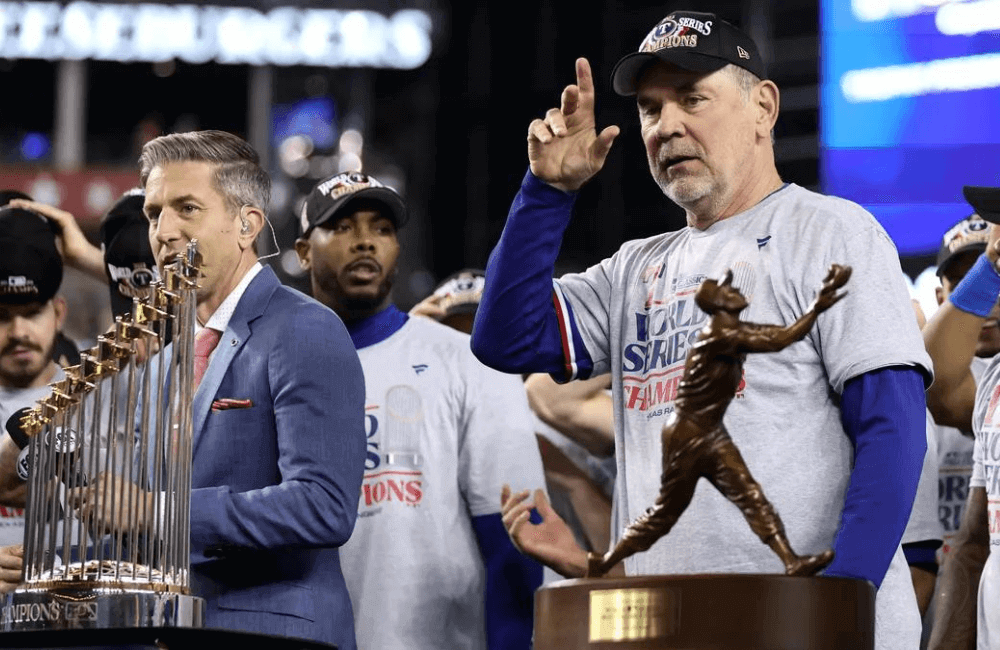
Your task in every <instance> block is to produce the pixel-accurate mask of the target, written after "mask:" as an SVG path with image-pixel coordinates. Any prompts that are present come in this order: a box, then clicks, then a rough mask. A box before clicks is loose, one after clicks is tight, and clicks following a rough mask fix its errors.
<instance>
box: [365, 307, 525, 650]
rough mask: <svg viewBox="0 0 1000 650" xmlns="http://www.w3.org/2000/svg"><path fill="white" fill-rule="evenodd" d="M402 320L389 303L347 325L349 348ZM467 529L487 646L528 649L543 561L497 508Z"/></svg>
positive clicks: (378, 338)
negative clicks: (482, 575)
mask: <svg viewBox="0 0 1000 650" xmlns="http://www.w3.org/2000/svg"><path fill="white" fill-rule="evenodd" d="M407 320H409V316H408V315H407V314H405V313H404V312H402V311H400V310H399V309H397V308H396V307H395V306H394V305H389V306H388V307H387V308H385V309H383V310H382V311H380V312H379V313H377V314H374V315H372V316H369V317H368V318H364V319H361V320H358V321H352V322H350V323H347V324H346V325H347V331H348V333H350V335H351V340H352V341H353V342H354V347H355V348H356V349H358V350H360V349H362V348H365V347H368V346H370V345H375V344H376V343H380V342H382V341H384V340H385V339H387V338H389V337H390V336H392V335H393V334H395V333H396V332H398V331H399V330H400V329H402V327H403V325H405V324H406V321H407ZM533 521H534V522H535V523H538V521H537V520H535V519H533ZM472 529H473V530H474V531H475V533H476V539H477V541H478V542H479V550H480V554H481V555H482V558H483V565H484V566H485V567H486V595H485V602H486V639H487V644H488V646H489V648H490V650H528V649H529V648H530V647H531V633H532V627H533V621H534V618H533V616H534V593H535V590H536V589H538V587H539V586H541V584H542V565H540V564H538V563H537V562H535V561H534V560H532V559H531V558H528V557H526V556H524V555H522V554H521V553H520V552H519V551H518V550H517V549H516V548H515V547H514V544H513V543H512V542H511V541H510V537H509V536H508V535H507V529H506V528H504V525H503V519H502V518H501V515H500V513H496V514H492V515H482V516H479V517H473V518H472Z"/></svg>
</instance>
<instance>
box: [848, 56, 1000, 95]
mask: <svg viewBox="0 0 1000 650" xmlns="http://www.w3.org/2000/svg"><path fill="white" fill-rule="evenodd" d="M997 87H1000V53H990V54H976V55H973V56H960V57H955V58H951V59H939V60H937V61H929V62H927V63H906V64H903V65H891V66H886V67H884V68H867V69H864V70H851V71H850V72H846V73H844V76H842V77H841V78H840V90H841V92H842V93H843V95H844V99H846V100H847V101H849V102H851V103H862V102H884V101H887V100H890V99H897V98H900V97H919V96H920V95H930V94H934V93H946V92H963V91H968V90H982V89H984V88H997Z"/></svg>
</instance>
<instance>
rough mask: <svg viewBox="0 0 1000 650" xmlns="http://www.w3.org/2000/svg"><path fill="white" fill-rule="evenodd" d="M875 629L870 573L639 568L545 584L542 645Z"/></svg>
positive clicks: (811, 642) (758, 647)
mask: <svg viewBox="0 0 1000 650" xmlns="http://www.w3.org/2000/svg"><path fill="white" fill-rule="evenodd" d="M874 636H875V587H874V585H872V584H871V583H869V582H867V581H865V580H853V579H848V578H824V577H809V578H804V577H788V576H783V575H756V574H725V575H721V574H720V575H673V576H636V577H631V578H586V579H580V580H563V581H561V582H555V583H552V584H550V585H547V586H545V587H542V588H541V589H539V590H538V591H537V592H535V644H534V647H535V650H584V649H586V650H616V649H623V648H628V649H629V650H640V649H646V648H656V649H661V650H835V649H836V650H841V649H842V648H851V649H852V650H873V648H874Z"/></svg>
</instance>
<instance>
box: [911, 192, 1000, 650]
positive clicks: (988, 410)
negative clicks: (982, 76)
mask: <svg viewBox="0 0 1000 650" xmlns="http://www.w3.org/2000/svg"><path fill="white" fill-rule="evenodd" d="M965 197H966V199H967V200H968V201H969V203H971V204H972V207H973V208H975V210H976V213H977V214H978V215H979V216H980V217H982V218H983V219H985V220H986V221H989V222H992V223H993V224H997V223H1000V188H975V187H966V188H965ZM959 226H961V224H959ZM998 240H1000V229H998V228H997V226H996V225H993V226H991V232H990V236H989V240H988V242H987V245H986V248H985V253H983V254H981V255H979V256H978V259H976V260H975V263H974V264H972V266H971V268H968V269H967V270H966V272H965V273H964V277H963V278H962V281H961V282H959V283H958V286H957V287H954V288H953V290H951V291H950V293H949V294H948V296H947V298H948V299H947V300H945V301H944V302H943V303H942V304H941V307H940V309H938V311H937V312H935V314H934V315H933V316H932V317H931V319H930V320H929V321H928V322H927V326H926V327H925V328H924V342H925V344H926V345H927V351H928V352H929V353H930V355H931V358H932V359H933V360H934V370H935V377H936V379H935V382H934V385H932V386H931V387H930V389H928V391H927V407H928V408H929V409H930V411H931V413H932V414H933V415H934V419H935V420H936V421H937V422H938V424H941V425H945V426H951V427H956V428H958V429H961V430H963V431H967V430H969V429H970V428H971V430H972V432H973V434H974V436H975V443H974V446H973V451H972V476H971V478H970V479H969V484H968V485H969V489H968V499H967V501H966V504H965V508H964V512H963V513H962V515H961V525H960V526H959V528H958V531H957V532H956V533H955V534H954V535H953V536H952V537H951V539H950V540H949V543H948V546H949V548H948V552H947V556H946V559H945V562H944V566H943V567H942V569H941V574H940V576H939V577H938V588H937V592H936V604H935V611H934V625H933V629H932V632H931V639H930V644H929V646H928V647H929V648H930V649H931V650H945V649H949V650H950V649H951V648H972V647H976V648H978V649H979V650H994V649H995V648H998V647H1000V552H997V550H996V549H997V547H998V546H1000V417H998V414H997V413H996V406H997V403H998V402H1000V356H993V357H992V359H990V361H989V363H988V365H987V366H986V368H985V370H982V371H981V372H977V370H978V369H977V368H976V366H975V365H973V359H974V358H975V356H976V355H978V354H979V353H980V351H981V350H983V349H984V348H983V345H982V343H983V341H984V339H986V340H987V341H990V340H991V339H992V343H993V344H994V345H995V344H996V338H995V337H996V332H995V330H996V328H997V299H998V298H1000V273H998V270H997V260H998V258H1000V252H998Z"/></svg>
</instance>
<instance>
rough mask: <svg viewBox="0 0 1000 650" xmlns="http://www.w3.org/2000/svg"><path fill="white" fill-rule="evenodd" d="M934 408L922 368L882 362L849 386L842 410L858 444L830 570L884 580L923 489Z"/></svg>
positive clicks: (847, 428) (846, 426)
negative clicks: (931, 408)
mask: <svg viewBox="0 0 1000 650" xmlns="http://www.w3.org/2000/svg"><path fill="white" fill-rule="evenodd" d="M926 408H927V407H926V401H925V398H924V376H923V374H921V372H920V370H918V369H917V368H911V367H904V366H894V367H890V368H881V369H879V370H874V371H872V372H867V373H864V374H862V375H859V376H857V377H854V378H852V379H849V380H848V381H847V383H846V384H845V385H844V392H843V395H842V396H841V409H842V413H841V417H842V419H843V423H844V430H845V431H846V432H847V435H848V437H849V438H850V439H851V443H852V444H853V445H854V469H853V470H852V471H851V478H850V482H849V484H848V486H847V494H846V495H845V497H844V511H843V514H842V515H841V521H840V530H839V531H838V532H837V537H836V539H835V540H834V543H833V550H834V553H835V557H834V559H833V563H832V564H830V566H829V567H828V568H827V570H826V571H825V575H829V576H843V577H850V578H864V579H866V580H870V581H871V582H872V583H874V584H875V586H876V587H878V586H880V585H881V584H882V579H883V578H884V577H885V573H886V571H887V570H888V569H889V563H890V562H891V561H892V556H893V555H894V554H895V552H896V548H897V547H898V546H899V542H900V540H901V539H902V538H903V531H904V530H905V529H906V522H907V521H908V520H909V518H910V511H911V510H912V508H913V500H914V498H915V497H916V494H917V483H919V481H920V472H921V470H922V468H923V461H924V454H925V453H926V452H927V436H926V434H925V432H924V427H925V425H926V420H925V409H926Z"/></svg>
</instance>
